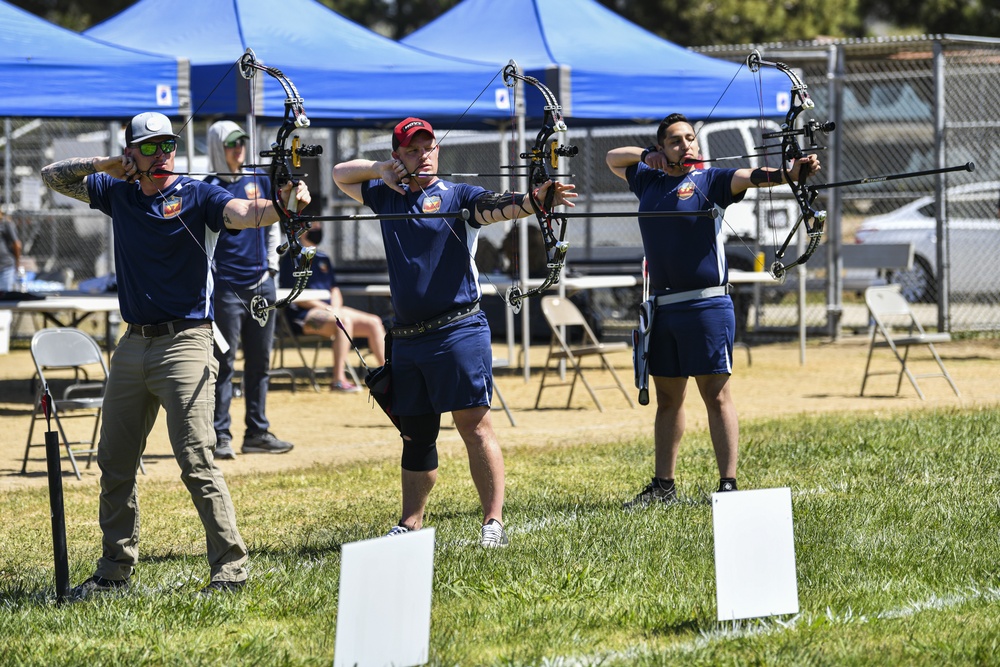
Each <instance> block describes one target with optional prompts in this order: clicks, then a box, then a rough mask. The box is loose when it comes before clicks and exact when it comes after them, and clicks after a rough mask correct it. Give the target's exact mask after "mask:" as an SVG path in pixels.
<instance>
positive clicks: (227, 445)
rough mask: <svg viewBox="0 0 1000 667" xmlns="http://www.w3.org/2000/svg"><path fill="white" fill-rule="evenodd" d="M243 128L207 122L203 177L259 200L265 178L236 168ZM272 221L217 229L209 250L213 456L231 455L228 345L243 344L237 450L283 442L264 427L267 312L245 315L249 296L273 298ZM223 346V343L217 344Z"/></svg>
mask: <svg viewBox="0 0 1000 667" xmlns="http://www.w3.org/2000/svg"><path fill="white" fill-rule="evenodd" d="M247 139H248V136H247V133H246V132H245V131H244V130H243V128H241V127H240V126H239V125H237V124H236V123H234V122H232V121H228V120H222V121H219V122H217V123H213V124H212V126H211V127H209V128H208V171H209V172H213V173H212V175H211V176H208V177H207V178H206V179H205V180H206V181H208V182H210V183H215V184H216V185H219V186H220V187H222V188H225V189H226V190H228V191H229V192H231V193H233V194H234V195H235V196H236V197H239V198H240V199H256V198H257V197H263V198H265V199H266V198H267V196H268V192H270V187H271V183H270V179H269V178H268V177H267V176H266V175H264V174H262V173H259V172H258V171H257V170H248V169H244V168H243V165H244V163H245V162H246V155H247ZM279 233H280V232H279V230H278V226H277V225H272V226H270V227H259V228H257V229H252V228H251V229H245V230H243V231H242V232H240V233H239V234H222V235H220V236H219V242H218V246H217V247H216V249H215V263H214V266H213V270H214V273H215V324H216V327H217V328H218V332H219V334H220V335H221V338H222V339H223V340H222V341H219V340H217V341H216V347H215V358H216V359H217V360H218V361H219V376H218V380H217V381H216V383H215V436H216V445H215V458H216V459H235V458H236V452H235V451H234V450H233V447H232V439H233V436H232V431H231V430H230V426H231V423H232V420H231V418H230V416H229V408H230V404H231V403H232V400H233V371H234V365H235V361H236V349H237V347H238V346H239V345H240V344H241V343H242V347H243V396H244V401H245V403H246V417H245V424H246V431H245V433H244V436H243V447H242V450H241V451H242V453H244V454H283V453H285V452H288V451H290V450H291V449H292V447H293V445H292V443H290V442H285V441H284V440H279V439H278V438H277V437H276V436H275V435H274V434H273V433H271V431H270V430H269V429H270V422H269V421H268V419H267V414H266V412H265V409H266V406H267V386H268V374H267V372H268V370H269V368H270V360H271V349H272V346H273V344H274V318H273V317H269V318H268V319H267V323H266V324H265V325H264V326H263V327H262V326H260V324H258V323H257V321H256V320H254V319H253V317H251V315H250V300H251V299H253V298H254V297H255V296H261V297H263V298H265V299H267V300H268V302H271V303H273V302H274V300H275V296H276V290H275V284H274V275H275V273H276V272H277V253H276V248H277V247H278V234H279ZM223 348H225V349H223Z"/></svg>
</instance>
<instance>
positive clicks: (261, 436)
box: [242, 431, 295, 454]
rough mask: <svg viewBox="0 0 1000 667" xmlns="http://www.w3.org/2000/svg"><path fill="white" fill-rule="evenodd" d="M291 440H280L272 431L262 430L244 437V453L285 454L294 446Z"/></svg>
mask: <svg viewBox="0 0 1000 667" xmlns="http://www.w3.org/2000/svg"><path fill="white" fill-rule="evenodd" d="M294 446H295V445H293V444H292V443H290V442H285V441H284V440H278V438H276V437H275V435H274V434H273V433H271V432H270V431H261V432H260V433H255V434H253V435H248V436H246V437H245V438H243V449H242V451H243V453H244V454H284V453H285V452H290V451H292V447H294Z"/></svg>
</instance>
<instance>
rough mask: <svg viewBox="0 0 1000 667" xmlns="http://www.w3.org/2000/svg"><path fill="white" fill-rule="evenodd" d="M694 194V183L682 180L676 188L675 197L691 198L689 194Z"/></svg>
mask: <svg viewBox="0 0 1000 667" xmlns="http://www.w3.org/2000/svg"><path fill="white" fill-rule="evenodd" d="M693 194H694V183H692V182H691V181H684V182H683V183H681V184H680V186H679V187H678V188H677V198H678V199H691V195H693Z"/></svg>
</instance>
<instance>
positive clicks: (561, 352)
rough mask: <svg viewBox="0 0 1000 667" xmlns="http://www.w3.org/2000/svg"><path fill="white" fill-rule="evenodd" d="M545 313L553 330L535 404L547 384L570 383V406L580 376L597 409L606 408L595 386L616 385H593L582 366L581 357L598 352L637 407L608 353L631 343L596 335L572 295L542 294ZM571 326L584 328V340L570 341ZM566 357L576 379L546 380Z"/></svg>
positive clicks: (606, 366) (618, 383)
mask: <svg viewBox="0 0 1000 667" xmlns="http://www.w3.org/2000/svg"><path fill="white" fill-rule="evenodd" d="M542 314H543V315H544V316H545V319H546V321H547V322H548V323H549V328H550V329H551V330H552V337H551V338H550V340H549V356H548V358H547V359H546V360H545V368H544V371H543V373H542V383H541V386H539V387H538V396H537V397H536V398H535V408H536V409H537V408H538V405H539V403H540V402H541V400H542V392H543V391H544V390H545V389H546V388H547V387H566V386H568V387H569V397H568V398H567V399H566V407H567V408H568V407H569V406H570V403H571V402H572V400H573V390H574V389H575V388H576V381H577V379H579V380H580V381H581V382H583V386H584V387H586V388H587V391H588V392H589V393H590V397H591V398H592V399H594V403H595V404H596V405H597V409H598V410H600V411H601V412H604V406H602V405H601V402H600V401H599V400H598V399H597V394H596V393H595V390H598V389H614V388H615V385H606V386H600V387H591V385H590V383H589V382H588V381H587V378H586V377H585V376H584V374H583V367H582V366H581V363H580V362H581V358H582V357H588V356H593V355H596V356H598V357H599V358H600V360H601V364H602V366H603V367H604V368H606V369H607V370H608V371H610V372H611V377H613V378H614V379H615V383H616V384H617V388H618V389H619V390H620V391H621V392H622V396H624V397H625V400H626V401H628V404H629V406H630V407H632V408H635V403H633V402H632V397H631V396H629V394H628V391H626V389H625V385H623V384H622V381H621V379H620V378H619V377H618V373H616V372H615V369H614V367H613V366H612V365H611V362H609V361H608V358H607V356H605V355H607V354H608V353H609V352H617V351H619V350H627V349H629V344H628V343H626V342H624V341H619V342H615V343H602V342H600V341H599V340H598V339H597V336H595V335H594V331H593V329H591V328H590V325H589V324H587V320H585V319H584V317H583V314H582V313H581V312H580V310H579V308H577V307H576V304H574V303H573V302H572V301H570V300H569V299H565V298H563V297H558V296H546V297H542ZM568 327H580V329H581V330H582V332H583V343H582V344H580V345H570V344H569V343H568V342H567V336H568V334H569V333H571V332H572V331H574V329H570V328H568ZM563 360H565V361H567V362H569V364H570V365H571V366H572V367H573V379H572V380H571V381H568V382H567V381H562V382H556V383H547V382H546V380H547V379H548V377H549V374H550V373H555V374H559V372H560V369H559V362H560V361H563ZM552 362H556V364H555V367H552Z"/></svg>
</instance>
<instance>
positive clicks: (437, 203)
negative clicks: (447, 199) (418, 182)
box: [420, 196, 441, 213]
mask: <svg viewBox="0 0 1000 667" xmlns="http://www.w3.org/2000/svg"><path fill="white" fill-rule="evenodd" d="M420 208H421V210H423V212H424V213H437V212H438V211H440V210H441V198H440V197H438V196H433V197H424V203H423V204H421V205H420Z"/></svg>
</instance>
